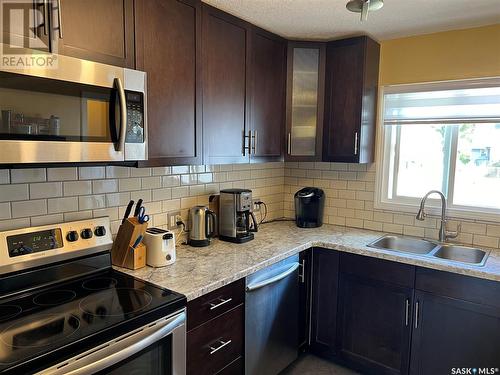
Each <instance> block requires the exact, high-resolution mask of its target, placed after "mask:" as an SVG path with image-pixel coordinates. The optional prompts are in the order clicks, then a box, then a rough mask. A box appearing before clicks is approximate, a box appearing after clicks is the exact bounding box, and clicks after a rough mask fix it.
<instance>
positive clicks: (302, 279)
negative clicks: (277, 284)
mask: <svg viewBox="0 0 500 375" xmlns="http://www.w3.org/2000/svg"><path fill="white" fill-rule="evenodd" d="M300 268H301V269H302V272H300V273H299V280H300V282H301V283H302V284H305V283H306V260H305V259H302V261H301V262H300Z"/></svg>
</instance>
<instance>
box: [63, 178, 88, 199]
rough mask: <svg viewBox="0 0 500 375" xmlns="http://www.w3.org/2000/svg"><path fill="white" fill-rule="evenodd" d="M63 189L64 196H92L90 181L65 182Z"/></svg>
mask: <svg viewBox="0 0 500 375" xmlns="http://www.w3.org/2000/svg"><path fill="white" fill-rule="evenodd" d="M63 187H64V195H65V196H74V195H86V194H92V182H91V181H66V182H64V183H63Z"/></svg>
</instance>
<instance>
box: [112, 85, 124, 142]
mask: <svg viewBox="0 0 500 375" xmlns="http://www.w3.org/2000/svg"><path fill="white" fill-rule="evenodd" d="M113 90H116V92H117V93H118V102H119V106H120V120H119V123H120V126H119V128H118V126H117V124H118V121H117V120H116V116H115V106H114V104H115V103H113V105H112V106H110V109H109V110H110V111H111V119H112V121H111V122H110V124H109V126H110V127H114V129H111V133H112V134H115V136H113V137H112V138H113V143H114V145H115V151H117V152H123V151H124V150H125V136H126V134H127V100H126V98H125V90H124V89H123V84H122V81H121V79H120V78H115V79H114V81H113ZM112 97H114V95H112ZM117 130H118V131H117ZM117 133H118V134H117Z"/></svg>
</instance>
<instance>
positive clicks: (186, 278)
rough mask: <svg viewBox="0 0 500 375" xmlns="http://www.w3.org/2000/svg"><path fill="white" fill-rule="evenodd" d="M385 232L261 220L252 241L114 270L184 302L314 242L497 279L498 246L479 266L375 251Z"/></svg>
mask: <svg viewBox="0 0 500 375" xmlns="http://www.w3.org/2000/svg"><path fill="white" fill-rule="evenodd" d="M382 235H384V233H381V232H373V231H367V230H361V229H354V228H345V227H338V226H334V225H323V226H322V227H321V228H312V229H302V228H297V227H296V226H295V224H294V223H293V222H285V221H281V222H273V223H268V224H264V225H262V226H261V227H260V228H259V232H258V233H256V234H255V239H254V240H253V241H250V242H247V243H245V244H233V243H229V242H223V241H219V240H214V241H212V244H211V245H210V246H207V247H201V248H195V247H190V246H186V245H181V246H178V247H177V261H176V262H175V263H174V264H172V265H170V266H166V267H162V268H151V267H149V266H146V267H144V268H141V269H139V270H135V271H132V270H127V269H123V268H119V267H116V268H117V269H118V270H120V271H123V272H125V273H128V274H130V275H132V276H135V277H137V278H139V279H142V280H146V281H149V282H151V283H153V284H156V285H158V286H161V287H165V288H168V289H172V290H174V291H176V292H179V293H182V294H184V295H186V297H187V299H188V301H190V300H193V299H195V298H197V297H200V296H202V295H204V294H206V293H209V292H211V291H213V290H215V289H218V288H220V287H222V286H224V285H226V284H229V283H231V282H233V281H235V280H238V279H240V278H242V277H245V276H248V275H250V274H252V273H253V272H255V271H257V270H259V269H261V268H264V267H266V266H268V265H271V264H273V263H275V262H278V261H280V260H282V259H285V258H287V257H289V256H291V255H294V254H297V253H299V252H300V251H302V250H306V249H309V248H311V247H313V246H317V247H324V248H329V249H335V250H338V251H344V252H349V253H354V254H360V255H366V256H371V257H374V258H381V259H387V260H392V261H397V262H400V263H406V264H412V265H417V266H423V267H428V268H433V269H437V270H444V271H449V272H454V273H459V274H462V275H468V276H475V277H479V278H484V279H489V280H496V281H500V250H498V249H489V250H490V255H489V257H488V259H487V261H486V264H485V265H484V266H482V267H478V266H472V265H467V264H462V263H456V262H451V261H447V260H442V259H438V258H432V257H424V256H419V255H414V254H405V253H399V252H394V251H386V250H378V249H374V248H370V247H367V246H366V244H368V243H370V242H372V241H374V240H375V239H377V238H379V237H380V236H382Z"/></svg>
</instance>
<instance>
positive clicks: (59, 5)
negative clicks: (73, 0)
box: [57, 0, 63, 39]
mask: <svg viewBox="0 0 500 375" xmlns="http://www.w3.org/2000/svg"><path fill="white" fill-rule="evenodd" d="M57 22H58V26H59V39H62V37H63V27H62V12H61V0H57Z"/></svg>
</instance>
